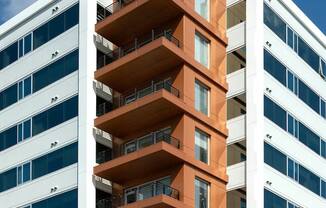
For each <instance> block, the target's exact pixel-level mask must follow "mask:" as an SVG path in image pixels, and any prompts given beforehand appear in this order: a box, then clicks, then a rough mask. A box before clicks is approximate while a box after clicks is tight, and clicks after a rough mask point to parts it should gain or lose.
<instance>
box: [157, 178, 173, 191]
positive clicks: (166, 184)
mask: <svg viewBox="0 0 326 208" xmlns="http://www.w3.org/2000/svg"><path fill="white" fill-rule="evenodd" d="M170 185H171V178H170V177H167V178H163V179H161V180H158V181H157V183H156V195H160V194H165V195H168V196H170V195H171V194H172V190H171V188H170Z"/></svg>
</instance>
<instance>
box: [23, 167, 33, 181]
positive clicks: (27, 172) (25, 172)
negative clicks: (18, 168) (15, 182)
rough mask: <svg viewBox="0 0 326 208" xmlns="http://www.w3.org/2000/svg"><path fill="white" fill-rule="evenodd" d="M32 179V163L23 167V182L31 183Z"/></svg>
mask: <svg viewBox="0 0 326 208" xmlns="http://www.w3.org/2000/svg"><path fill="white" fill-rule="evenodd" d="M30 179H31V165H30V163H27V164H24V165H23V182H26V181H29V180H30Z"/></svg>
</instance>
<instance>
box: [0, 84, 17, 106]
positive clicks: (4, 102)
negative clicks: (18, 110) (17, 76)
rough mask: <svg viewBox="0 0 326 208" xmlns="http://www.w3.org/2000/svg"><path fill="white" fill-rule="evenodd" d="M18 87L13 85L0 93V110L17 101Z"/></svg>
mask: <svg viewBox="0 0 326 208" xmlns="http://www.w3.org/2000/svg"><path fill="white" fill-rule="evenodd" d="M17 88H18V85H17V84H14V85H12V86H10V87H9V88H7V89H5V90H4V91H2V92H0V110H3V109H4V108H6V107H8V106H10V105H12V104H14V103H16V102H17V100H18V92H17Z"/></svg>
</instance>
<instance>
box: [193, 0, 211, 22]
mask: <svg viewBox="0 0 326 208" xmlns="http://www.w3.org/2000/svg"><path fill="white" fill-rule="evenodd" d="M195 11H196V12H197V13H198V14H200V16H202V17H203V18H205V19H207V20H208V19H209V17H208V16H209V0H195Z"/></svg>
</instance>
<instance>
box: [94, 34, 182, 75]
mask: <svg viewBox="0 0 326 208" xmlns="http://www.w3.org/2000/svg"><path fill="white" fill-rule="evenodd" d="M161 37H165V38H166V39H167V40H169V41H170V42H172V43H174V44H175V45H176V46H177V47H179V48H180V47H181V41H179V40H178V39H177V38H176V37H174V36H173V34H172V30H170V29H168V30H162V29H156V30H155V29H152V31H151V33H148V34H147V36H146V35H144V36H141V37H138V38H135V39H134V40H133V41H131V42H129V43H127V44H125V46H121V47H118V48H115V49H113V50H111V51H110V52H108V53H105V54H104V55H103V59H104V60H102V62H103V63H102V64H99V65H98V69H99V68H102V67H103V66H106V65H108V64H110V63H112V62H114V61H116V60H118V59H120V58H122V57H124V56H126V55H127V54H129V53H131V52H133V51H135V50H137V49H138V48H141V47H143V46H144V45H147V44H149V43H151V42H153V41H154V40H156V39H159V38H161Z"/></svg>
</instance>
